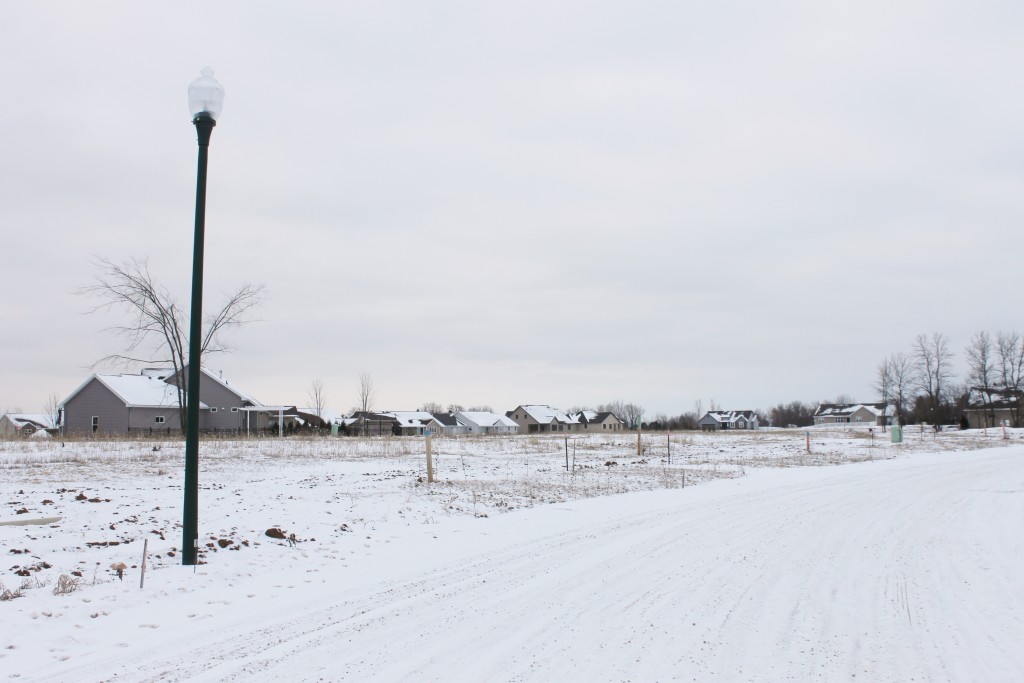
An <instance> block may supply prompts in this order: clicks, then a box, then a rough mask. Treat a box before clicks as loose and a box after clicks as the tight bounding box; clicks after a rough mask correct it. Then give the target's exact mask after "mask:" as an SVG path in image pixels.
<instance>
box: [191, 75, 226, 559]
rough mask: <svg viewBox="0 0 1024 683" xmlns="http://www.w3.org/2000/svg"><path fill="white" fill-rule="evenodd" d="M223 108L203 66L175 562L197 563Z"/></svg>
mask: <svg viewBox="0 0 1024 683" xmlns="http://www.w3.org/2000/svg"><path fill="white" fill-rule="evenodd" d="M223 106H224V88H223V86H221V84H220V83H218V82H217V81H216V79H214V77H213V70H212V69H210V68H209V67H207V68H205V69H203V70H202V75H201V76H200V77H199V78H197V79H196V80H194V81H192V83H191V84H190V85H189V86H188V108H189V110H190V111H191V112H192V123H193V124H194V125H195V127H196V132H197V133H198V135H199V170H198V172H197V174H196V230H195V242H194V246H193V250H192V310H191V313H190V314H189V316H190V319H189V333H188V380H187V384H186V387H185V390H186V395H185V508H184V514H183V516H182V521H181V530H182V539H181V563H182V564H184V565H190V564H191V565H194V564H198V563H199V560H198V554H199V548H198V546H199V382H200V379H199V377H200V370H201V368H202V359H201V358H200V356H201V355H202V341H203V339H202V337H203V237H204V233H205V230H206V159H207V155H208V153H209V149H210V135H211V134H212V133H213V127H214V126H216V125H217V117H218V116H220V112H221V109H222V108H223Z"/></svg>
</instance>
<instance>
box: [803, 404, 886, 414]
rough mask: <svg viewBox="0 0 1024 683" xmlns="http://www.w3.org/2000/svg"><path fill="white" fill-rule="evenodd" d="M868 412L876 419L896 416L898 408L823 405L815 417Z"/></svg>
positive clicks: (866, 405) (863, 405) (862, 405)
mask: <svg viewBox="0 0 1024 683" xmlns="http://www.w3.org/2000/svg"><path fill="white" fill-rule="evenodd" d="M862 408H863V409H864V410H867V411H868V412H869V413H871V414H872V415H874V416H875V417H879V416H880V415H888V416H891V415H895V414H896V406H894V405H887V404H885V403H882V402H878V403H822V404H821V405H819V406H818V409H817V410H815V411H814V417H826V416H828V417H848V416H850V415H853V414H854V413H856V412H857V411H859V410H861V409H862Z"/></svg>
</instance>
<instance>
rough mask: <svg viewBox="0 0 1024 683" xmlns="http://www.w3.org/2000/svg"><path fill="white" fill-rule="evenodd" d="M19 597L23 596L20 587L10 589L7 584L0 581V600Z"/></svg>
mask: <svg viewBox="0 0 1024 683" xmlns="http://www.w3.org/2000/svg"><path fill="white" fill-rule="evenodd" d="M20 597H24V596H23V594H22V592H21V589H20V588H17V589H15V590H11V589H9V588H8V587H7V586H5V585H4V584H3V582H0V602H4V601H7V600H13V599H14V598H20Z"/></svg>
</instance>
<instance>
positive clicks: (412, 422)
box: [384, 410, 444, 427]
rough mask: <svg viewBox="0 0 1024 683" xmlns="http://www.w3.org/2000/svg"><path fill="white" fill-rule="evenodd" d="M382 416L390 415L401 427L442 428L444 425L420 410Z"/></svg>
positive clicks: (398, 411) (396, 412) (394, 412)
mask: <svg viewBox="0 0 1024 683" xmlns="http://www.w3.org/2000/svg"><path fill="white" fill-rule="evenodd" d="M384 415H390V416H391V417H393V418H395V420H397V421H398V424H399V425H400V426H402V427H430V426H434V425H436V426H438V427H443V426H444V423H442V422H440V421H439V420H438V419H437V418H436V417H434V416H433V415H431V414H430V413H428V412H425V411H422V410H397V411H392V412H389V413H384Z"/></svg>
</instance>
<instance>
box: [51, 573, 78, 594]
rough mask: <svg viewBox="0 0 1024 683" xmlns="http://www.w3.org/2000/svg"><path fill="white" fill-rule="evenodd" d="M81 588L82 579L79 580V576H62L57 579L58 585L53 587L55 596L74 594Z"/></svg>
mask: <svg viewBox="0 0 1024 683" xmlns="http://www.w3.org/2000/svg"><path fill="white" fill-rule="evenodd" d="M81 587H82V579H80V578H78V577H77V576H70V575H68V574H61V575H60V578H58V579H57V585H56V586H54V587H53V594H54V595H67V594H68V593H74V592H75V591H76V590H78V589H79V588H81Z"/></svg>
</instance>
